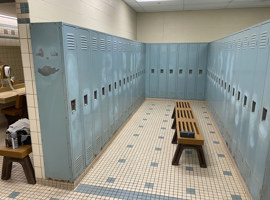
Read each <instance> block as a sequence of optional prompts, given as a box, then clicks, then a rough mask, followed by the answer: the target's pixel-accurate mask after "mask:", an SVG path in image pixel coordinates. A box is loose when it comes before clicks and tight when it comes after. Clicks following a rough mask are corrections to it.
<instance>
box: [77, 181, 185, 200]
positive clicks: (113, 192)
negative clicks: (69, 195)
mask: <svg viewBox="0 0 270 200" xmlns="http://www.w3.org/2000/svg"><path fill="white" fill-rule="evenodd" d="M147 186H150V185H149V183H148V184H147ZM75 192H79V193H84V194H93V195H97V196H104V197H111V198H118V199H126V200H127V199H132V200H137V199H141V200H150V199H160V200H161V199H163V200H187V199H182V198H176V197H169V196H162V195H156V194H149V193H144V192H135V191H131V190H121V189H115V188H109V187H101V186H95V185H86V184H80V185H79V186H78V187H77V188H76V190H75Z"/></svg>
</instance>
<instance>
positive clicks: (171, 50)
mask: <svg viewBox="0 0 270 200" xmlns="http://www.w3.org/2000/svg"><path fill="white" fill-rule="evenodd" d="M177 56H178V45H177V44H169V45H168V67H169V68H168V71H167V80H168V98H169V99H176V98H177V97H176V95H177V92H176V77H177V71H176V69H177V68H176V66H177V64H178V58H177Z"/></svg>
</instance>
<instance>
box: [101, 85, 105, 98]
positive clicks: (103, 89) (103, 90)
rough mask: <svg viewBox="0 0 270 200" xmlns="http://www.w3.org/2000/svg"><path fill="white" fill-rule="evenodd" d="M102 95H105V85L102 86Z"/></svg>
mask: <svg viewBox="0 0 270 200" xmlns="http://www.w3.org/2000/svg"><path fill="white" fill-rule="evenodd" d="M102 95H103V96H104V95H105V87H103V88H102Z"/></svg>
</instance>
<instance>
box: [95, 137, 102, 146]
mask: <svg viewBox="0 0 270 200" xmlns="http://www.w3.org/2000/svg"><path fill="white" fill-rule="evenodd" d="M101 141H102V136H99V137H98V138H97V140H96V144H97V147H98V148H101Z"/></svg>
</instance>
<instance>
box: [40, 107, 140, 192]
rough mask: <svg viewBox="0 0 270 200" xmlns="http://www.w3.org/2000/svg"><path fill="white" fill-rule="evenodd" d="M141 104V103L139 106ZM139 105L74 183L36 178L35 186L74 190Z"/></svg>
mask: <svg viewBox="0 0 270 200" xmlns="http://www.w3.org/2000/svg"><path fill="white" fill-rule="evenodd" d="M142 104H143V102H142V103H141V105H142ZM141 105H139V106H138V107H137V108H136V109H135V110H134V111H133V113H132V114H130V116H129V117H128V118H127V120H126V121H125V122H124V123H123V124H122V125H121V127H120V128H119V129H118V130H117V131H116V132H115V133H114V135H113V137H112V138H111V139H110V140H109V141H108V143H107V144H106V145H105V146H104V147H103V148H102V149H101V151H100V152H99V154H98V155H96V156H95V158H94V160H93V161H92V162H91V164H90V165H88V166H87V168H86V169H85V170H84V172H83V173H82V174H81V175H80V176H79V177H78V178H77V179H76V180H75V181H74V182H65V181H58V180H51V179H43V178H37V179H36V181H37V184H40V185H45V186H50V187H55V188H59V189H64V190H74V189H75V188H76V187H77V186H78V185H79V183H80V182H81V180H82V179H83V178H84V177H85V175H86V174H87V173H88V172H89V170H90V169H91V168H93V166H94V165H95V163H96V162H97V161H98V160H99V158H100V157H101V156H102V154H103V153H104V152H105V151H106V149H107V148H108V147H109V146H110V144H111V143H112V141H113V140H114V139H115V137H116V136H117V135H118V134H119V133H120V132H121V130H122V129H123V128H124V127H125V126H126V124H127V123H128V121H129V120H130V119H131V118H132V117H133V115H134V114H135V113H136V112H137V110H138V109H140V107H141Z"/></svg>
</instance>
